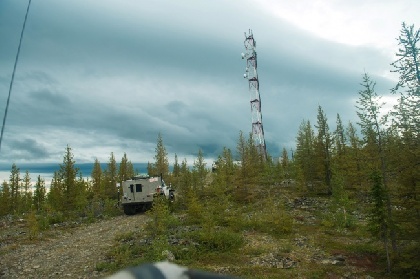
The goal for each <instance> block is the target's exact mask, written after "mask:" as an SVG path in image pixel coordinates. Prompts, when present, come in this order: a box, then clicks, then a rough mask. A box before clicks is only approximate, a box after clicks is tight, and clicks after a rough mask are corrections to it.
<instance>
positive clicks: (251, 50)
mask: <svg viewBox="0 0 420 279" xmlns="http://www.w3.org/2000/svg"><path fill="white" fill-rule="evenodd" d="M244 45H245V53H242V59H246V68H245V74H244V78H246V79H248V85H249V93H250V96H251V101H250V102H251V117H252V118H251V123H252V136H253V138H254V140H255V144H256V146H257V147H258V148H259V151H260V152H261V155H262V156H263V158H264V160H265V159H266V158H267V151H266V147H265V139H264V127H263V123H262V114H261V96H260V86H259V81H258V73H257V52H256V51H255V48H256V46H257V44H256V42H255V39H254V35H253V34H252V30H251V29H250V30H249V32H248V35H247V34H246V32H245V41H244Z"/></svg>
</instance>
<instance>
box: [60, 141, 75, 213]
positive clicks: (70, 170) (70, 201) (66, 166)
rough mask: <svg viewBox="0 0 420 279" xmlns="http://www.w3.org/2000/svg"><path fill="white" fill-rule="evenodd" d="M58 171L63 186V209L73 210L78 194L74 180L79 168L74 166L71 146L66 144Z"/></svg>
mask: <svg viewBox="0 0 420 279" xmlns="http://www.w3.org/2000/svg"><path fill="white" fill-rule="evenodd" d="M58 172H59V176H60V178H61V181H62V183H63V187H64V192H63V195H64V196H63V198H64V200H63V201H64V210H66V211H71V210H74V209H75V206H76V201H77V199H78V195H79V191H78V190H79V189H78V185H77V182H76V179H77V176H78V173H79V169H78V168H77V167H76V161H75V160H74V155H73V153H72V150H71V147H70V146H68V145H67V147H66V152H65V154H64V157H63V163H62V164H61V165H60V169H59V171H58Z"/></svg>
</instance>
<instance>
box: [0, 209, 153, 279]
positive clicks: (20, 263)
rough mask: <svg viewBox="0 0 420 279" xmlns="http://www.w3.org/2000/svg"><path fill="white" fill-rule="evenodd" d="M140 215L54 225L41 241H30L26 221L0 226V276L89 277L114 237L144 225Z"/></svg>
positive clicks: (92, 274)
mask: <svg viewBox="0 0 420 279" xmlns="http://www.w3.org/2000/svg"><path fill="white" fill-rule="evenodd" d="M146 219H147V217H146V216H145V215H143V214H138V215H134V216H117V217H113V218H110V219H106V220H103V221H98V222H96V223H93V224H81V225H78V226H76V227H74V228H62V227H57V228H53V229H51V230H49V231H48V232H47V233H46V234H44V237H43V238H42V239H41V240H36V241H29V240H28V237H27V236H26V235H27V228H26V226H25V222H23V221H22V220H21V221H20V222H19V221H17V222H15V223H13V224H5V223H3V224H2V226H0V230H1V231H2V232H0V235H1V238H0V241H1V243H0V244H1V245H0V278H92V277H103V276H104V274H101V273H99V272H98V271H96V269H95V266H96V264H97V263H99V262H101V261H103V260H104V259H105V256H106V252H107V251H108V249H109V247H111V246H112V245H113V243H114V238H115V236H116V235H118V234H120V233H126V232H130V231H138V230H139V228H140V227H142V226H143V225H144V224H145V221H146Z"/></svg>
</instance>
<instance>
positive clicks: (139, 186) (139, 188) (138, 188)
mask: <svg viewBox="0 0 420 279" xmlns="http://www.w3.org/2000/svg"><path fill="white" fill-rule="evenodd" d="M141 191H142V185H141V184H136V192H141Z"/></svg>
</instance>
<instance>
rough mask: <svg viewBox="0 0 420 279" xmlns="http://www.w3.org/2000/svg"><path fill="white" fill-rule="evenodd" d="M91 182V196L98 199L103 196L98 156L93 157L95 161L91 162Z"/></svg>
mask: <svg viewBox="0 0 420 279" xmlns="http://www.w3.org/2000/svg"><path fill="white" fill-rule="evenodd" d="M90 176H91V178H92V180H91V183H92V192H93V198H95V199H99V198H104V197H105V195H104V187H103V179H102V168H101V163H100V162H99V160H98V158H95V162H94V163H93V168H92V173H91V175H90Z"/></svg>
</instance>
